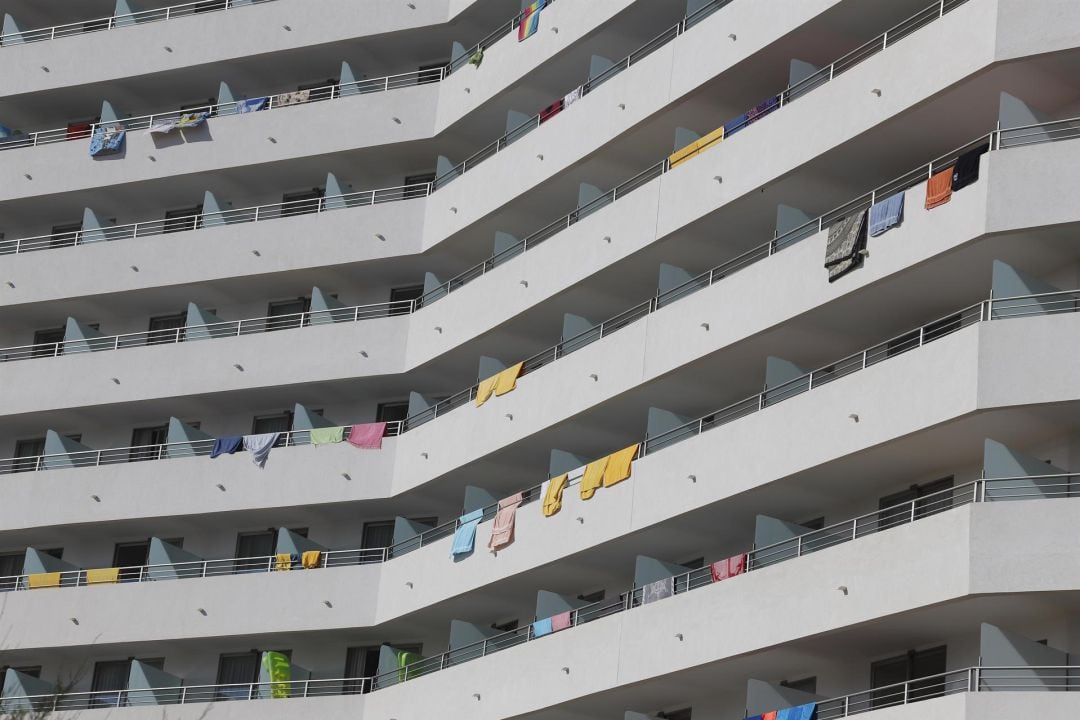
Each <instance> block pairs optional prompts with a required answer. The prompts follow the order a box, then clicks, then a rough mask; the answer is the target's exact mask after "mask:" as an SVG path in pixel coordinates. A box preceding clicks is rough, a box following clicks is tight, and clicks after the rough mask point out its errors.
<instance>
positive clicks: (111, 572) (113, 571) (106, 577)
mask: <svg viewBox="0 0 1080 720" xmlns="http://www.w3.org/2000/svg"><path fill="white" fill-rule="evenodd" d="M118 582H120V568H98V569H96V570H87V571H86V584H87V585H115V584H116V583H118Z"/></svg>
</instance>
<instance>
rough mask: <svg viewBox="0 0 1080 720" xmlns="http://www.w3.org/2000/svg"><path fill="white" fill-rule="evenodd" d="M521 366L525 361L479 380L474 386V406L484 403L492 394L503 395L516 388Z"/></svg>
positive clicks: (523, 365)
mask: <svg viewBox="0 0 1080 720" xmlns="http://www.w3.org/2000/svg"><path fill="white" fill-rule="evenodd" d="M523 367H525V363H517V364H516V365H511V366H510V367H508V368H506V369H505V370H503V371H502V372H499V373H496V374H495V375H492V376H491V377H489V378H486V379H485V380H483V381H481V382H480V384H479V385H478V386H477V387H476V407H480V406H481V405H483V404H484V403H486V402H487V401H488V400H490V399H491V396H492V395H496V396H498V395H505V394H506V393H508V392H510V391H511V390H513V389H514V388H516V387H517V379H518V376H520V375H521V370H522V368H523Z"/></svg>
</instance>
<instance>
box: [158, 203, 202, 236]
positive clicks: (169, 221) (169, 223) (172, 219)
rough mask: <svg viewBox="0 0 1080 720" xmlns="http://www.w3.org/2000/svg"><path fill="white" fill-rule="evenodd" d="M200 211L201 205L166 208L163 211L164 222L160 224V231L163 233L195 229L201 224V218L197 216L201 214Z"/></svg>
mask: <svg viewBox="0 0 1080 720" xmlns="http://www.w3.org/2000/svg"><path fill="white" fill-rule="evenodd" d="M202 211H203V206H202V205H195V206H193V207H187V208H180V209H178V210H167V211H166V212H165V223H164V224H163V225H162V230H161V231H162V232H163V233H174V232H184V231H185V230H195V229H196V228H198V227H201V226H202V219H201V218H200V217H199V216H200V215H202Z"/></svg>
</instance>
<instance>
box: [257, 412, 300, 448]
mask: <svg viewBox="0 0 1080 720" xmlns="http://www.w3.org/2000/svg"><path fill="white" fill-rule="evenodd" d="M292 421H293V414H292V411H291V410H286V411H285V412H282V413H279V414H277V415H260V416H258V417H256V418H255V419H254V420H252V423H251V433H252V434H253V435H261V434H263V433H272V432H289V430H290V429H291V428H292ZM279 443H280V441H279Z"/></svg>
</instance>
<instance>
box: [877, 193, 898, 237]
mask: <svg viewBox="0 0 1080 720" xmlns="http://www.w3.org/2000/svg"><path fill="white" fill-rule="evenodd" d="M904 195H905V193H904V191H902V190H901V191H900V192H898V193H896V194H895V195H893V196H891V197H887V198H885V199H884V200H878V201H877V202H876V203H874V204H873V205H871V206H870V237H877V236H878V235H882V234H884V233H885V231H887V230H889V229H890V228H894V227H896V226H897V225H899V224H900V223H902V222H904Z"/></svg>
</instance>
